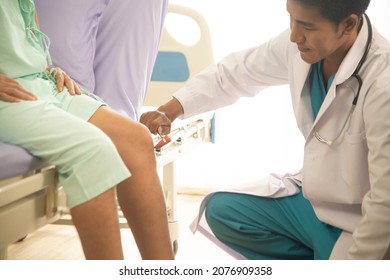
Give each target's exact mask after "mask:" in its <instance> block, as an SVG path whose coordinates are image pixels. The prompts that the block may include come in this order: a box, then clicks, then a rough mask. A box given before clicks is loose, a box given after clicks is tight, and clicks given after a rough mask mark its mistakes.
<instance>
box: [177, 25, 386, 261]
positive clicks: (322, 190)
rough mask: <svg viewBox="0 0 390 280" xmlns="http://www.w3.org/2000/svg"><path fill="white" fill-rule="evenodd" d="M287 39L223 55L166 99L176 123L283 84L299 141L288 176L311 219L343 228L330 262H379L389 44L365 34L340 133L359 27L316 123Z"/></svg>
mask: <svg viewBox="0 0 390 280" xmlns="http://www.w3.org/2000/svg"><path fill="white" fill-rule="evenodd" d="M289 34H290V32H289V31H285V32H284V33H282V34H280V35H279V36H277V37H275V38H273V39H271V40H270V41H269V42H267V43H265V44H263V45H261V46H259V47H254V48H251V49H248V50H244V51H242V52H238V53H234V54H231V55H229V56H227V57H226V58H224V59H223V60H222V61H221V62H220V63H218V64H217V65H213V66H210V67H209V68H207V69H206V70H205V71H204V72H202V73H201V74H199V75H198V76H196V77H195V78H193V80H192V81H191V82H190V83H189V84H188V85H187V86H185V87H184V88H182V89H181V90H180V91H178V92H177V93H175V95H174V97H175V98H177V99H178V100H179V101H180V103H181V104H182V105H183V108H184V112H185V113H184V115H183V116H182V118H187V117H189V116H192V115H195V114H198V113H200V112H205V111H209V110H214V109H217V108H219V107H222V106H226V105H229V104H232V103H234V102H235V101H236V100H237V99H238V98H240V97H242V96H254V95H256V94H257V93H258V92H259V91H261V90H262V89H264V88H266V87H268V86H272V85H280V84H289V86H290V90H291V96H292V105H293V108H294V114H295V117H296V121H297V124H298V127H299V129H300V131H301V132H302V134H303V135H304V137H305V139H306V143H305V147H304V163H303V168H302V171H301V174H299V176H296V177H295V178H301V180H302V190H303V193H304V196H305V197H306V198H307V199H308V200H309V201H310V202H311V203H312V205H313V208H314V210H315V212H316V214H317V216H318V218H319V219H320V220H321V221H323V222H325V223H328V224H331V225H333V226H336V227H339V228H341V229H342V230H343V234H342V236H341V237H340V239H339V240H338V242H337V243H336V246H335V248H334V250H333V251H334V252H333V255H332V257H334V258H347V257H348V258H352V259H381V258H382V257H383V255H384V253H385V251H386V249H387V248H388V246H389V245H390V82H389V81H390V43H389V42H388V41H387V40H386V39H384V38H383V37H381V36H380V35H379V34H378V33H377V32H376V30H375V29H374V30H373V41H372V45H371V48H370V51H369V54H368V57H367V59H366V62H365V63H364V64H363V67H362V68H361V70H360V75H361V77H362V79H363V85H362V88H361V92H360V96H359V99H358V103H357V105H356V108H355V110H354V112H353V115H352V117H351V121H350V122H349V123H347V125H346V126H345V128H344V129H343V124H344V123H345V120H346V119H347V117H348V113H349V110H350V108H351V106H352V100H353V97H354V95H355V94H356V92H357V82H356V79H354V78H351V75H352V73H353V72H354V70H355V68H356V67H357V65H358V63H359V61H360V59H361V57H362V55H363V53H364V50H365V45H366V42H367V38H368V27H367V24H366V23H364V25H363V27H362V29H361V31H360V33H359V35H358V37H357V40H356V42H355V43H354V45H353V46H352V48H351V49H350V51H349V52H348V54H347V56H346V57H345V59H344V61H343V62H342V64H341V65H340V68H339V70H338V71H337V74H336V76H335V78H334V81H333V83H332V85H331V86H330V89H329V91H328V93H327V95H326V98H325V100H324V102H323V105H322V107H321V109H320V111H319V113H318V116H317V118H316V119H314V116H313V112H312V107H311V101H310V91H309V85H308V78H307V77H308V74H309V70H310V65H309V64H307V63H305V62H304V61H303V60H302V59H301V57H300V53H299V51H298V49H297V47H296V45H295V44H293V43H291V42H290V40H289ZM315 131H318V132H319V133H320V134H321V136H323V137H324V138H327V139H329V140H333V139H334V138H336V136H337V135H338V134H339V133H340V132H341V135H340V137H338V138H337V139H336V140H335V141H334V143H333V144H332V145H331V146H328V145H326V144H324V143H321V142H319V141H318V140H317V139H316V138H315V137H314V136H313V133H314V132H315ZM289 192H290V193H294V191H287V192H286V193H289ZM259 194H260V195H264V190H261V191H259ZM352 234H353V235H352Z"/></svg>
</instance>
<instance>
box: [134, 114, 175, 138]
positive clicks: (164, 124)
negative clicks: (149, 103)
mask: <svg viewBox="0 0 390 280" xmlns="http://www.w3.org/2000/svg"><path fill="white" fill-rule="evenodd" d="M140 122H141V123H142V124H144V125H146V126H147V127H148V128H149V130H150V132H151V133H153V134H157V133H159V134H161V135H167V134H168V133H169V132H170V131H171V124H172V123H171V121H170V120H169V118H168V117H167V116H166V114H165V113H163V112H161V111H158V110H156V111H151V112H146V113H143V114H142V115H141V118H140Z"/></svg>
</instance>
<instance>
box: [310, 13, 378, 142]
mask: <svg viewBox="0 0 390 280" xmlns="http://www.w3.org/2000/svg"><path fill="white" fill-rule="evenodd" d="M364 17H365V19H366V21H367V27H368V37H367V42H366V47H365V49H364V53H363V56H362V58H361V59H360V61H359V63H358V65H357V66H356V69H355V71H354V72H353V73H352V75H351V78H355V79H356V80H357V82H358V88H357V92H356V94H355V97H354V98H353V100H352V106H351V109H350V110H349V113H348V116H347V118H346V120H345V122H344V124H343V127H342V128H341V131H340V133H339V134H338V135H337V136H336V137H335V138H334V139H333V140H328V139H325V138H323V137H322V136H321V135H320V134H319V132H318V131H317V130H315V131H314V133H313V135H314V136H315V137H316V138H317V140H318V141H320V142H321V143H324V144H327V145H328V146H330V145H332V143H333V142H334V141H335V140H336V139H337V138H339V137H340V135H341V133H342V132H343V131H344V128H345V126H346V125H347V123H348V120H349V119H350V118H351V116H352V113H353V111H354V109H355V106H356V104H357V101H358V98H359V94H360V90H361V88H362V85H363V80H362V78H361V77H360V75H359V71H360V69H361V68H362V66H363V64H364V62H365V61H366V58H367V55H368V52H369V50H370V47H371V42H372V25H371V21H370V19H369V17H368V16H367V15H366V14H364ZM352 90H353V89H352Z"/></svg>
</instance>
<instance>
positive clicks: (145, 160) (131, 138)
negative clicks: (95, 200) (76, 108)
mask: <svg viewBox="0 0 390 280" xmlns="http://www.w3.org/2000/svg"><path fill="white" fill-rule="evenodd" d="M90 122H91V123H92V124H94V125H96V126H97V127H99V128H100V129H102V130H103V131H104V132H105V133H106V134H107V135H108V136H109V137H110V138H111V140H112V141H113V143H114V144H115V146H116V147H117V149H118V151H119V154H120V155H121V157H122V159H123V161H124V163H125V164H126V166H127V167H128V169H129V170H130V172H131V174H132V175H131V177H130V178H129V179H127V180H125V181H123V182H122V183H120V184H119V185H118V186H117V195H118V201H119V204H120V206H121V209H122V211H123V213H124V215H125V216H126V219H127V221H128V223H129V226H130V228H131V230H132V232H133V235H134V238H135V240H136V243H137V246H138V249H139V251H140V253H141V256H142V258H143V259H155V260H156V259H173V252H172V245H171V242H170V238H169V230H168V220H167V214H166V206H165V200H164V195H163V192H162V187H161V183H160V179H159V177H158V174H157V170H156V159H155V155H154V150H153V143H152V138H151V136H150V132H149V130H148V129H147V128H146V127H144V126H143V125H141V124H139V123H137V122H134V121H132V120H130V119H129V118H125V117H123V116H122V115H120V114H118V113H116V112H115V111H113V110H111V109H110V108H108V107H101V108H100V109H99V110H98V111H97V112H96V113H95V114H94V115H93V117H92V118H91V119H90Z"/></svg>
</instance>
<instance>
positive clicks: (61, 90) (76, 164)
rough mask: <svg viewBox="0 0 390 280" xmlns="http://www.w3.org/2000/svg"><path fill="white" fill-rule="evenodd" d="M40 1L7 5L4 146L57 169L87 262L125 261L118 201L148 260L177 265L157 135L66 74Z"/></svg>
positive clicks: (2, 26) (2, 44)
mask: <svg viewBox="0 0 390 280" xmlns="http://www.w3.org/2000/svg"><path fill="white" fill-rule="evenodd" d="M34 8H35V7H34V2H33V0H7V1H1V2H0V35H1V36H0V131H1V134H0V141H1V142H5V143H10V144H15V145H20V146H22V147H23V148H25V149H26V150H28V151H29V152H30V153H31V154H32V155H34V156H36V157H39V158H41V159H42V160H44V161H46V162H48V163H49V164H54V165H55V166H56V169H57V172H58V175H59V181H60V182H59V183H60V184H61V185H62V186H63V188H64V190H65V192H66V194H67V202H68V206H69V208H70V212H71V215H72V220H73V223H74V225H75V227H76V229H77V232H78V234H79V237H80V240H81V244H82V248H83V250H84V254H85V257H86V258H87V259H123V257H124V256H123V252H122V244H121V236H120V229H119V221H118V212H117V199H116V195H117V197H118V202H119V205H120V207H121V209H122V211H123V213H124V215H125V217H126V219H127V222H128V224H129V226H130V228H131V230H132V232H133V235H134V238H135V240H136V243H137V246H138V249H139V251H140V254H141V256H142V258H143V259H173V252H172V246H171V242H170V237H169V231H168V221H167V215H166V207H165V200H164V196H163V193H162V188H161V184H160V181H159V177H158V173H157V170H156V159H155V154H154V149H153V143H152V139H151V137H150V132H149V131H148V130H147V129H146V128H145V127H144V126H143V125H141V124H139V123H137V122H135V121H133V120H131V119H130V118H128V117H125V116H123V115H121V114H119V113H117V112H115V111H114V110H112V109H110V108H109V107H108V106H106V104H105V103H104V102H102V101H101V100H100V99H99V98H97V97H95V96H94V95H92V94H90V93H88V92H87V91H85V90H83V89H82V88H80V87H78V85H77V84H75V83H74V81H73V80H72V79H71V78H70V77H69V76H68V75H67V73H66V72H64V71H63V70H61V69H59V68H50V67H49V65H48V62H47V61H48V60H50V59H49V54H48V51H47V49H46V48H44V47H43V46H47V42H48V38H47V37H46V36H45V34H43V33H42V32H40V31H39V30H38V28H37V25H36V22H35V21H34V17H35V9H34Z"/></svg>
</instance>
